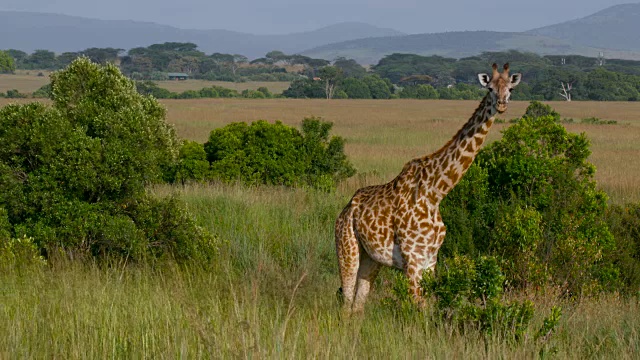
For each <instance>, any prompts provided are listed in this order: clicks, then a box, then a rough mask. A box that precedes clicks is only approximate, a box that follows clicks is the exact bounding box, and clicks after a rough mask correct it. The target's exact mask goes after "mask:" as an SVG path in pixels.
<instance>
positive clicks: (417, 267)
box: [404, 258, 426, 308]
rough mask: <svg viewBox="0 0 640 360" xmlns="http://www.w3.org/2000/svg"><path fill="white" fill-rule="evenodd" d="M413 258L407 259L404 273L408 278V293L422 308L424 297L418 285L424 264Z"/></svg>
mask: <svg viewBox="0 0 640 360" xmlns="http://www.w3.org/2000/svg"><path fill="white" fill-rule="evenodd" d="M416 260H417V259H415V258H410V259H408V261H407V263H406V265H405V269H404V273H405V275H406V276H407V278H408V279H409V293H410V294H411V297H412V298H413V301H414V302H415V304H416V305H418V307H419V308H424V306H425V304H426V302H425V299H424V292H423V291H422V287H421V286H420V280H422V271H423V270H424V265H423V262H422V261H416Z"/></svg>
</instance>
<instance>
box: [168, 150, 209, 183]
mask: <svg viewBox="0 0 640 360" xmlns="http://www.w3.org/2000/svg"><path fill="white" fill-rule="evenodd" d="M208 177H209V161H207V153H206V152H205V151H204V146H203V145H202V144H200V143H197V142H195V141H190V140H185V141H184V142H183V144H182V146H181V147H180V154H179V156H178V163H177V164H176V166H175V168H174V173H173V174H172V175H170V177H169V179H168V180H169V181H179V182H181V183H183V184H184V182H185V181H188V180H196V181H203V180H205V179H207V178H208Z"/></svg>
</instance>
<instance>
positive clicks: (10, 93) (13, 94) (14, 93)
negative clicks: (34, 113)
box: [5, 89, 27, 99]
mask: <svg viewBox="0 0 640 360" xmlns="http://www.w3.org/2000/svg"><path fill="white" fill-rule="evenodd" d="M5 96H6V97H7V98H8V99H22V98H26V97H27V95H26V94H21V93H20V92H19V91H18V90H16V89H12V90H7V94H6V95H5Z"/></svg>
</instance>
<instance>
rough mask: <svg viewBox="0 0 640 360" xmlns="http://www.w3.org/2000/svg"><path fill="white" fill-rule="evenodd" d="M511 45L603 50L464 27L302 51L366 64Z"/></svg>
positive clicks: (588, 52) (622, 55) (636, 55)
mask: <svg viewBox="0 0 640 360" xmlns="http://www.w3.org/2000/svg"><path fill="white" fill-rule="evenodd" d="M509 49H514V50H519V51H526V52H534V53H537V54H540V55H564V54H575V55H584V56H592V57H595V56H597V55H598V52H599V51H601V49H599V48H593V47H588V46H582V45H573V44H572V43H570V42H569V41H565V40H560V39H555V38H551V37H545V36H540V35H534V34H527V33H507V32H493V31H461V32H447V33H436V34H418V35H406V36H393V37H379V38H370V39H359V40H351V41H344V42H340V43H336V44H329V45H324V46H319V47H316V48H313V49H310V50H306V51H304V52H303V55H307V56H310V57H314V58H323V59H334V58H336V57H338V56H344V57H347V58H353V59H355V60H357V61H358V62H360V63H363V64H375V63H377V62H378V60H379V59H381V58H382V57H384V56H385V55H389V54H393V53H413V54H418V55H440V56H446V57H453V58H461V57H466V56H472V55H476V54H478V53H481V52H483V51H503V50H509ZM607 55H608V56H609V57H613V58H619V59H633V60H637V59H640V52H630V51H615V52H614V51H607Z"/></svg>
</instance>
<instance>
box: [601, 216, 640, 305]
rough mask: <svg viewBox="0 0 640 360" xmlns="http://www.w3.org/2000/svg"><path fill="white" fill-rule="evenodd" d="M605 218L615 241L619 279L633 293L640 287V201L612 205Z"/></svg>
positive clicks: (615, 259) (615, 258)
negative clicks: (623, 204)
mask: <svg viewBox="0 0 640 360" xmlns="http://www.w3.org/2000/svg"><path fill="white" fill-rule="evenodd" d="M606 220H607V224H608V226H609V229H610V230H611V233H612V234H613V236H614V238H615V241H616V251H615V254H614V261H615V264H616V266H617V267H618V268H619V269H620V277H621V281H622V282H623V284H624V285H625V290H626V291H629V292H631V293H634V294H635V293H636V292H637V291H638V289H639V288H640V203H638V204H627V205H625V206H620V205H613V206H611V207H610V208H609V209H608V210H607V215H606ZM612 285H615V283H613V284H612Z"/></svg>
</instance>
